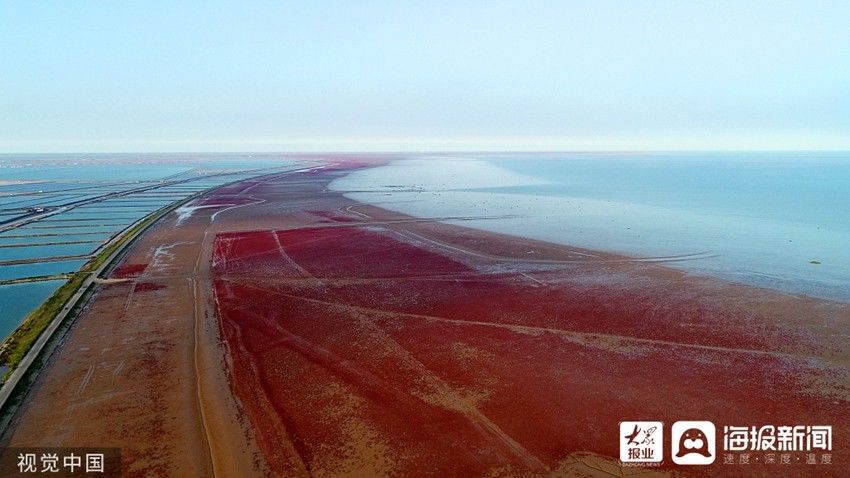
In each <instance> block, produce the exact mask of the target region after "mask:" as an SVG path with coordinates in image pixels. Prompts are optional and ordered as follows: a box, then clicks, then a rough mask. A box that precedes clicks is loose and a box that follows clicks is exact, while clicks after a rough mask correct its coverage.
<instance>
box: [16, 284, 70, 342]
mask: <svg viewBox="0 0 850 478" xmlns="http://www.w3.org/2000/svg"><path fill="white" fill-rule="evenodd" d="M64 283H65V281H61V280H53V281H45V282H31V283H26V284H10V285H2V286H0V311H3V313H2V314H0V334H2V336H3V337H5V336H7V335H8V334H9V333H11V332H12V331H13V330H15V328H16V327H17V326H18V325H19V324H20V323H21V321H22V320H23V319H24V318H26V316H27V314H29V313H30V312H32V311H33V310H35V308H36V307H38V306H39V305H40V304H41V303H42V302H44V300H45V299H47V298H48V297H50V294H52V293H53V291H54V290H56V289H58V288H59V286H61V285H62V284H64Z"/></svg>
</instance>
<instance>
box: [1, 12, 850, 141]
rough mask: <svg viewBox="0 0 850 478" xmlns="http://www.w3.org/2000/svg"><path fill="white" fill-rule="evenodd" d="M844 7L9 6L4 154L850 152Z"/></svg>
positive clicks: (849, 49)
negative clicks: (549, 151) (782, 150)
mask: <svg viewBox="0 0 850 478" xmlns="http://www.w3.org/2000/svg"><path fill="white" fill-rule="evenodd" d="M847 25H850V2H846V1H795V2H773V1H748V2H731V1H728V2H727V1H719V2H710V3H708V2H700V1H641V2H625V1H623V2H612V1H600V2H579V1H541V2H535V3H534V4H527V3H525V2H518V1H515V2H507V1H495V2H485V1H461V2H452V1H435V2H412V1H405V2H391V1H366V2H344V1H317V2H240V3H238V4H236V3H234V4H228V3H226V2H175V3H172V2H168V3H166V2H133V3H124V2H122V3H120V4H118V3H104V2H91V1H81V2H56V1H46V2H2V3H0V65H2V66H0V111H2V114H1V115H0V152H3V153H7V152H9V153H11V152H79V151H84V152H116V151H127V152H136V151H138V152H146V151H319V150H358V151H366V150H437V149H442V150H567V149H572V150H575V149H583V150H623V149H656V150H657V149H850V88H848V85H850V46H848V45H850V29H848V28H847Z"/></svg>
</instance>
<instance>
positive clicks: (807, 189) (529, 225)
mask: <svg viewBox="0 0 850 478" xmlns="http://www.w3.org/2000/svg"><path fill="white" fill-rule="evenodd" d="M387 186H393V187H387ZM399 186H401V187H399ZM333 187H334V188H336V189H341V190H351V191H363V190H364V189H365V190H371V191H374V192H372V193H370V192H359V193H353V194H351V195H352V197H354V198H356V199H359V200H363V201H371V202H377V203H380V204H381V205H382V206H383V207H388V208H391V209H395V210H398V211H401V212H405V213H409V214H413V215H417V216H425V217H428V216H445V215H466V216H488V215H512V216H515V217H508V218H500V219H485V220H477V221H472V222H463V223H462V224H464V225H467V226H470V225H471V226H473V227H479V228H482V229H486V230H491V231H495V232H503V233H508V234H516V235H522V236H527V237H531V238H536V239H543V240H547V241H552V242H559V243H564V244H571V245H576V246H581V247H586V248H590V249H596V250H606V251H612V252H618V253H625V254H628V255H632V256H641V257H657V256H671V255H688V254H699V256H698V258H697V259H691V260H686V261H680V262H674V263H671V265H673V266H675V267H679V268H683V269H685V270H689V271H694V272H698V273H703V274H710V275H715V276H718V277H722V278H724V279H728V280H732V281H736V282H742V283H746V284H751V285H756V286H762V287H769V288H774V289H778V290H782V291H786V292H791V293H799V294H807V295H813V296H817V297H824V298H831V299H838V300H844V301H846V300H850V153H711V154H709V153H693V154H632V155H628V154H617V155H613V154H545V155H489V156H475V157H471V156H466V157H459V158H440V157H430V158H421V159H414V160H411V161H397V162H395V163H393V164H390V165H389V166H386V167H383V168H378V169H374V170H366V171H363V172H360V173H356V174H355V175H352V176H350V177H348V178H344V179H342V180H340V181H337V182H336V183H335V184H334V185H333ZM370 188H371V189H370ZM405 188H416V189H417V191H416V192H410V191H401V192H400V191H399V190H403V189H405Z"/></svg>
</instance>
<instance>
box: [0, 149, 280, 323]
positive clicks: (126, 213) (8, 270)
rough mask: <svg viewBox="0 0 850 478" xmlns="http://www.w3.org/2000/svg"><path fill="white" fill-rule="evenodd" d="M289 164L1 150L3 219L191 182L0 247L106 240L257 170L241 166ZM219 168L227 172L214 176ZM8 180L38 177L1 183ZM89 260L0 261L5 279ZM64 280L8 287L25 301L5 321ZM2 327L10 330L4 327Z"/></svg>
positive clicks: (66, 217) (0, 315) (29, 229)
mask: <svg viewBox="0 0 850 478" xmlns="http://www.w3.org/2000/svg"><path fill="white" fill-rule="evenodd" d="M291 164H292V161H291V160H289V159H285V158H281V157H280V156H278V155H255V156H252V155H244V154H213V155H156V154H154V155H83V154H69V155H56V154H50V155H0V221H8V220H12V219H14V218H15V217H16V216H21V215H24V214H26V213H27V211H26V208H30V207H33V208H34V207H50V206H59V205H65V204H68V203H70V202H74V201H79V200H83V199H88V198H93V197H97V196H100V195H103V194H108V193H112V192H116V191H129V190H132V189H136V188H139V187H143V186H154V185H159V184H161V183H160V181H161V180H163V179H192V181H191V182H188V183H181V184H176V185H173V186H164V187H162V188H157V189H152V190H148V191H144V192H140V193H138V194H134V195H132V196H126V197H119V198H114V199H109V200H105V201H103V202H100V203H95V204H91V205H86V206H81V207H78V208H75V209H72V210H70V211H67V212H64V213H61V214H56V215H53V216H50V217H48V218H45V219H44V220H41V221H38V222H35V223H30V224H27V225H24V226H22V227H18V228H15V229H13V230H9V231H4V232H0V245H8V244H38V243H55V242H67V241H90V240H94V241H96V240H106V239H108V238H109V237H111V236H113V235H115V234H117V233H119V232H120V231H122V230H123V229H125V228H126V227H127V226H129V225H130V224H132V223H134V222H135V221H136V220H138V219H141V218H142V217H144V216H146V215H148V214H150V213H152V212H154V211H156V210H158V209H160V208H162V207H163V206H166V205H169V204H172V203H173V202H175V201H178V200H181V199H184V198H186V197H188V196H189V195H191V194H194V193H196V192H199V191H203V190H205V189H208V188H210V187H214V186H218V185H221V184H224V183H229V182H232V181H236V180H238V179H244V178H247V177H250V176H253V175H256V174H258V173H245V172H238V171H237V170H243V171H244V170H254V169H258V168H281V167H287V166H289V165H291ZM217 173H227V175H224V176H215V177H209V176H208V174H217ZM8 181H37V182H31V183H17V184H3V182H8ZM91 233H97V234H91ZM14 236H25V237H14ZM26 236H30V237H26ZM99 245H100V244H99V243H87V244H55V245H43V246H32V247H7V248H3V247H0V261H9V260H19V259H30V258H43V257H50V256H64V255H77V254H88V253H91V252H92V251H94V250H95V249H96V248H97V247H99ZM84 263H85V261H83V260H74V261H63V262H48V263H33V264H21V265H6V266H0V280H8V279H19V278H25V277H33V276H41V275H50V274H57V273H64V272H74V271H76V270H78V269H79V268H80V267H81V266H82V265H83V264H84ZM60 284H61V282H56V281H51V282H46V283H45V282H38V283H27V284H19V285H16V286H15V287H14V288H10V289H6V296H5V300H6V301H7V302H8V303H9V304H11V303H13V302H14V298H15V297H16V296H19V297H20V300H21V303H20V304H17V305H15V306H9V307H3V308H0V323H6V324H17V323H18V322H20V320H21V319H23V316H24V315H23V314H26V312H27V311H28V310H29V309H31V307H30V306H29V305H30V304H31V303H32V300H31V298H35V299H34V300H36V302H40V301H41V300H42V299H43V298H44V297H46V295H47V294H41V293H42V292H44V291H45V290H48V289H51V288H52V289H55V288H56V287H58V286H59V285H60ZM30 290H32V291H33V293H32V294H31V293H30ZM0 305H2V304H0ZM0 332H4V333H5V332H6V331H5V329H2V327H0Z"/></svg>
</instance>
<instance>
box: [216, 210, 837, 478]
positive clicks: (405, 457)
mask: <svg viewBox="0 0 850 478" xmlns="http://www.w3.org/2000/svg"><path fill="white" fill-rule="evenodd" d="M335 214H338V212H334V211H331V212H328V213H327V214H319V216H321V217H323V218H324V219H323V220H322V221H326V220H330V221H335V220H334V215H335ZM335 222H336V223H337V224H336V226H335V227H312V228H300V229H290V230H280V231H252V232H236V233H225V234H220V235H219V236H218V237H217V238H216V240H215V245H214V267H213V274H214V286H215V296H216V301H217V307H218V313H219V319H220V326H221V333H222V338H223V339H224V341H225V344H226V348H227V351H228V354H229V357H230V364H231V375H232V386H233V388H234V391H235V393H236V395H237V396H238V397H239V399H240V400H241V402H242V404H243V407H244V409H245V410H246V412H247V414H248V417H249V419H250V420H251V423H252V425H253V428H254V430H255V432H256V434H257V439H258V442H259V444H260V447H261V448H262V450H263V451H264V454H265V456H266V459H267V460H268V462H269V464H270V466H271V467H272V469H273V470H274V471H275V472H276V473H280V474H282V475H298V474H305V473H314V474H322V473H330V474H344V472H345V471H346V470H348V471H350V472H354V473H363V472H368V473H375V474H377V473H382V472H387V473H389V472H393V473H398V474H399V475H400V476H430V475H435V476H470V475H472V476H480V475H486V474H488V473H494V474H496V475H498V474H500V473H502V474H512V473H525V472H532V473H541V474H548V473H554V472H558V471H559V470H562V471H563V470H566V469H568V467H569V465H570V464H571V463H573V457H574V456H575V454H578V453H581V452H593V453H595V454H599V455H602V456H607V457H615V456H617V455H618V444H619V437H618V422H619V421H622V420H641V419H644V420H660V421H663V422H665V426H666V427H668V428H667V430H669V425H671V424H672V423H673V422H675V421H677V420H711V421H713V422H715V423H716V424H718V425H719V426H720V427H722V425H723V424H726V425H761V424H776V425H785V424H787V425H798V424H813V425H814V424H830V425H833V427H834V429H835V431H834V435H835V436H840V437H846V436H848V432H850V426H848V423H847V420H846V414H847V411H848V410H847V405H846V401H845V400H844V399H836V398H834V395H835V394H838V395H839V396H840V395H841V394H845V393H846V388H845V389H841V387H840V385H835V386H834V387H832V388H830V387H820V388H817V389H815V388H813V385H812V384H815V383H817V384H820V385H823V384H836V383H837V384H841V383H842V381H843V380H845V376H844V375H843V374H844V370H843V369H841V368H839V367H836V366H835V365H830V364H828V363H825V362H821V361H819V360H813V359H811V357H810V356H809V355H808V354H810V353H814V352H815V351H817V350H819V348H820V347H821V344H820V343H819V342H818V340H817V339H816V337H812V336H809V335H807V334H806V333H804V332H801V331H798V330H797V329H794V328H788V327H780V326H778V325H777V324H775V323H774V322H773V320H772V317H771V316H770V315H769V314H767V313H761V312H759V311H752V310H749V311H746V312H742V311H741V310H740V309H738V308H736V306H735V305H734V304H727V305H721V306H718V304H716V303H709V302H706V301H704V300H701V299H700V298H699V297H697V296H692V297H689V296H682V295H675V296H671V294H670V291H669V290H668V288H667V287H665V285H664V284H663V283H659V284H653V283H651V282H645V281H644V282H639V281H638V282H630V281H628V280H619V281H615V280H608V281H599V280H595V281H594V280H587V278H586V277H584V276H582V275H581V274H577V273H574V272H575V271H572V270H570V269H569V268H557V269H553V268H549V269H542V270H538V271H536V272H534V277H533V278H530V277H529V275H528V274H527V273H526V272H525V271H523V270H517V269H516V268H513V269H512V268H510V267H502V268H500V269H494V268H493V267H485V266H484V265H476V264H474V263H471V262H470V261H463V262H461V261H460V260H458V259H457V258H455V257H450V256H449V255H446V254H441V253H439V252H437V251H435V250H434V249H433V248H427V247H425V246H423V245H422V244H416V243H414V242H411V241H410V240H408V239H406V238H405V236H403V235H399V234H398V233H397V232H396V231H393V230H390V229H389V228H382V227H379V226H375V225H370V226H357V225H351V226H349V225H345V223H348V222H350V221H345V223H343V221H341V220H336V221H335ZM498 240H502V239H501V238H494V239H493V241H498ZM473 262H474V261H473ZM719 433H720V434H722V430H721V431H719ZM665 448H666V450H665V453H668V454H669V447H668V446H667V445H665ZM848 450H850V449H848V448H846V447H845V448H844V449H840V450H836V451H835V452H834V453H833V455H834V456H833V460H834V461H844V462H845V463H846V462H847V460H848V458H850V457H848ZM665 466H670V463H669V460H667V465H665ZM802 466H804V465H799V466H798V465H797V464H794V465H788V467H789V468H788V469H787V470H797V472H801V471H805V469H803V468H800V467H802ZM364 470H365V471H364ZM677 471H679V472H682V473H686V474H688V475H691V474H693V475H702V476H716V475H724V476H735V475H736V474H738V473H740V472H741V469H740V468H737V467H731V468H730V467H728V466H727V467H725V468H724V465H723V463H722V458H721V459H719V460H718V462H717V463H715V464H714V465H712V466H709V467H690V468H688V469H681V468H678V469H677ZM747 471H748V473H749V474H755V475H762V476H771V474H773V473H774V471H775V469H773V468H770V467H767V466H757V465H754V467H753V468H752V469H749V470H747ZM839 471H841V469H839V468H834V469H831V470H830V469H825V470H824V469H822V472H824V473H827V474H831V473H833V472H835V473H838V472H839ZM836 476H838V475H836Z"/></svg>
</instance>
